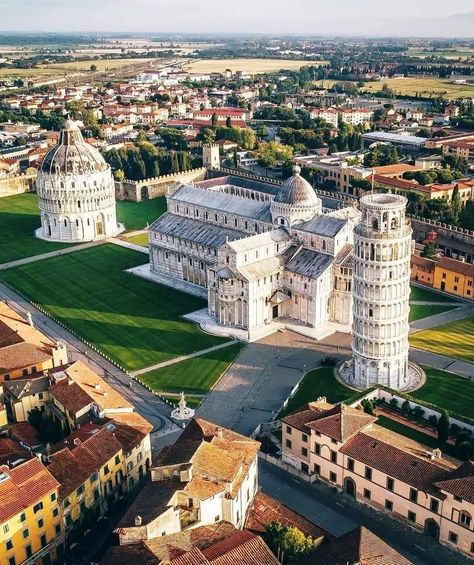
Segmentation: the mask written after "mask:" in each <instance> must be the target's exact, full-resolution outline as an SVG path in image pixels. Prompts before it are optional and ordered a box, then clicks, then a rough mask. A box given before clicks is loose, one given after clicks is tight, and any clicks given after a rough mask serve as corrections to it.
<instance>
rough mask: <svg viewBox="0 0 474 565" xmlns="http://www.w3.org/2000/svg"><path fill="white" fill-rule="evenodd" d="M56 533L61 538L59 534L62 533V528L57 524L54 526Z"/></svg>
mask: <svg viewBox="0 0 474 565" xmlns="http://www.w3.org/2000/svg"><path fill="white" fill-rule="evenodd" d="M54 531H55V532H56V535H57V536H59V534H60V533H61V526H60V525H59V524H56V525H55V526H54Z"/></svg>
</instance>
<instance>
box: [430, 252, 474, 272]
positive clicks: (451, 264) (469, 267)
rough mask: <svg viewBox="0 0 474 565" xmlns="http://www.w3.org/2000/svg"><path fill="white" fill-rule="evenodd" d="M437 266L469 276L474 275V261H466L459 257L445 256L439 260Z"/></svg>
mask: <svg viewBox="0 0 474 565" xmlns="http://www.w3.org/2000/svg"><path fill="white" fill-rule="evenodd" d="M436 266H437V267H439V268H441V269H446V270H447V271H453V272H455V273H460V274H462V275H465V276H467V277H474V264H473V263H465V262H464V261H458V260H457V259H451V257H445V256H443V257H440V258H439V259H438V260H437V263H436Z"/></svg>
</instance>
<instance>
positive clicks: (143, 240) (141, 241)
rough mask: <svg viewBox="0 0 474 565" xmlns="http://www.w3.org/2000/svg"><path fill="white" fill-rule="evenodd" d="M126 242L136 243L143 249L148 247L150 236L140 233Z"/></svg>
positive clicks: (128, 238) (127, 238) (126, 239)
mask: <svg viewBox="0 0 474 565" xmlns="http://www.w3.org/2000/svg"><path fill="white" fill-rule="evenodd" d="M125 241H128V242H129V243H134V244H135V245H141V246H142V247H148V234H147V233H140V234H138V235H132V237H126V238H125Z"/></svg>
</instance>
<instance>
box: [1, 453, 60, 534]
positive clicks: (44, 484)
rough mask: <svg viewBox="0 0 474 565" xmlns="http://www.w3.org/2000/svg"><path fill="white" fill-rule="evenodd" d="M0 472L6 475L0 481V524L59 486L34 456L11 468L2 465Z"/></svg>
mask: <svg viewBox="0 0 474 565" xmlns="http://www.w3.org/2000/svg"><path fill="white" fill-rule="evenodd" d="M0 473H5V474H6V476H7V478H6V480H4V481H1V482H0V500H1V501H2V503H1V504H0V524H1V523H3V522H5V521H6V520H9V519H10V518H13V516H16V515H17V514H19V513H20V512H23V511H24V510H25V509H26V508H28V507H29V506H31V505H33V504H35V503H36V502H38V501H39V500H41V499H42V498H43V497H45V496H46V495H48V494H50V493H52V492H54V491H56V490H57V488H58V487H59V483H58V481H57V480H56V479H55V478H54V477H53V476H52V475H51V473H49V472H48V470H47V469H46V467H45V466H44V465H43V464H42V463H41V461H40V460H39V459H37V458H36V457H35V458H33V459H30V460H29V461H26V462H25V463H21V464H20V465H18V466H17V467H15V468H13V469H9V468H8V467H7V466H2V467H0Z"/></svg>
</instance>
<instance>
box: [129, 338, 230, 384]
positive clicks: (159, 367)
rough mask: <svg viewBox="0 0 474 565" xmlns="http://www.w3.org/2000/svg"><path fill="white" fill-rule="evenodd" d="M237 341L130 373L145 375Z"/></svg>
mask: <svg viewBox="0 0 474 565" xmlns="http://www.w3.org/2000/svg"><path fill="white" fill-rule="evenodd" d="M235 343H237V341H235V340H232V341H226V342H225V343H220V344H219V345H214V346H213V347H208V348H207V349H201V351H195V352H194V353H190V354H189V355H181V356H180V357H173V359H169V360H168V361H163V362H162V363H157V364H156V365H150V366H149V367H145V368H144V369H139V370H138V371H133V373H130V374H131V375H132V377H138V376H139V375H144V374H145V373H149V372H150V371H155V370H156V369H162V368H163V367H168V365H174V364H175V363H181V361H186V359H192V358H193V357H200V356H201V355H205V354H206V353H211V352H212V351H217V350H218V349H223V348H224V347H229V345H234V344H235Z"/></svg>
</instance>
